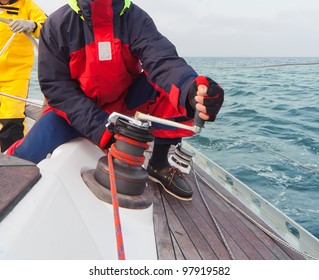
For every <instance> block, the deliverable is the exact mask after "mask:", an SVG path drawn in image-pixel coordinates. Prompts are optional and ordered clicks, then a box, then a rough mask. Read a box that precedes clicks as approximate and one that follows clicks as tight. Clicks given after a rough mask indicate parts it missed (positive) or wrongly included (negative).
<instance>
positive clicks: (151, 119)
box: [106, 111, 202, 133]
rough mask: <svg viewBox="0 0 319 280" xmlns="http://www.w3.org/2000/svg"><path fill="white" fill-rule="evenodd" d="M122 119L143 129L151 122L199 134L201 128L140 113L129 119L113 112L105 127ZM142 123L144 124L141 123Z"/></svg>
mask: <svg viewBox="0 0 319 280" xmlns="http://www.w3.org/2000/svg"><path fill="white" fill-rule="evenodd" d="M119 118H120V119H124V120H126V121H128V122H130V123H131V124H133V125H136V126H138V127H143V128H148V127H150V126H151V124H150V123H151V122H155V123H160V124H163V125H168V126H172V127H177V128H182V129H186V130H190V131H193V132H195V133H200V132H201V129H202V127H201V126H197V125H193V126H190V125H185V124H182V123H178V122H174V121H170V120H165V119H162V118H158V117H154V116H151V115H147V114H144V113H141V112H138V111H137V112H136V113H135V115H134V117H129V116H126V115H123V114H120V113H116V112H113V113H112V114H111V115H110V116H109V119H108V123H107V124H106V127H108V126H109V125H110V124H114V123H116V120H117V119H119ZM143 121H144V122H143Z"/></svg>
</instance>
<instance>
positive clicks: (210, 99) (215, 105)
mask: <svg viewBox="0 0 319 280" xmlns="http://www.w3.org/2000/svg"><path fill="white" fill-rule="evenodd" d="M199 85H205V86H207V87H208V89H207V96H204V102H203V105H204V106H205V107H206V114H207V115H208V116H209V119H208V120H207V121H211V122H213V121H214V120H215V119H216V116H217V114H218V112H219V110H220V108H221V107H222V105H223V102H224V90H223V89H222V88H221V86H220V85H219V84H217V83H216V82H215V81H213V80H212V79H211V78H208V77H204V76H198V77H197V78H196V79H195V80H194V82H193V84H192V85H191V87H190V89H189V91H188V101H189V104H190V105H191V107H192V109H193V110H192V113H193V114H194V112H195V110H196V104H197V101H196V100H195V96H196V95H197V89H198V86H199Z"/></svg>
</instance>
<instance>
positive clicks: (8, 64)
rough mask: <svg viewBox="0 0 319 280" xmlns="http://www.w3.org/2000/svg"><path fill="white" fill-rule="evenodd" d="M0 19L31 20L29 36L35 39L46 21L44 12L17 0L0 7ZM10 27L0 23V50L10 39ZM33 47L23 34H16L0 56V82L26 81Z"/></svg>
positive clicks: (31, 62)
mask: <svg viewBox="0 0 319 280" xmlns="http://www.w3.org/2000/svg"><path fill="white" fill-rule="evenodd" d="M0 18H3V19H8V20H16V19H24V20H32V21H34V22H35V24H36V28H35V30H33V32H31V33H30V34H31V35H32V36H33V37H35V38H37V37H39V35H40V29H41V27H42V24H43V22H44V21H45V20H46V15H45V14H44V12H43V11H42V10H41V9H40V8H39V7H38V6H37V5H36V4H35V3H34V2H33V1H31V0H18V1H16V2H14V3H13V4H10V5H9V4H8V5H0ZM11 35H12V31H11V30H10V27H9V26H8V25H7V24H6V23H3V22H1V21H0V50H2V48H3V47H4V45H5V44H6V43H7V41H8V40H9V39H10V37H11ZM33 49H34V46H33V44H32V42H31V41H30V40H29V38H27V36H25V35H24V34H23V33H17V34H16V35H15V37H14V39H13V41H12V42H11V43H10V45H9V46H8V48H7V49H6V50H5V52H4V53H3V54H2V55H1V56H0V73H1V75H0V82H2V81H14V80H28V79H29V78H30V75H31V69H32V66H33V63H34V50H33Z"/></svg>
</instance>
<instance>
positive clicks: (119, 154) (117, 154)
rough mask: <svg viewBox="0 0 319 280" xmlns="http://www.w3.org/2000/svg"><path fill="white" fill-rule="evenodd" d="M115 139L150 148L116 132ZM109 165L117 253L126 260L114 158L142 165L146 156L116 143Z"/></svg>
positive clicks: (134, 164)
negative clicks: (133, 153) (122, 148)
mask: <svg viewBox="0 0 319 280" xmlns="http://www.w3.org/2000/svg"><path fill="white" fill-rule="evenodd" d="M114 137H115V139H116V140H120V141H122V142H125V143H128V144H130V145H133V146H136V147H138V148H143V149H145V150H146V149H148V147H149V146H148V144H146V143H143V142H140V141H137V140H134V139H132V138H128V137H126V136H123V135H120V134H115V136H114ZM107 156H108V165H109V175H110V187H111V196H112V205H113V214H114V226H115V234H116V245H117V254H118V259H119V260H125V251H124V242H123V234H122V228H121V220H120V212H119V202H118V194H117V188H116V178H115V171H114V165H113V158H115V159H117V160H119V161H120V162H122V163H125V164H128V165H133V166H141V165H142V164H143V163H144V160H145V157H144V156H133V155H129V154H127V153H125V152H123V151H121V150H119V149H118V148H117V147H116V143H114V144H112V145H111V147H110V149H109V151H108V153H107Z"/></svg>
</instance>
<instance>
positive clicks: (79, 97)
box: [38, 14, 108, 145]
mask: <svg viewBox="0 0 319 280" xmlns="http://www.w3.org/2000/svg"><path fill="white" fill-rule="evenodd" d="M61 16H62V18H63V14H62V15H61V14H57V15H56V16H55V15H54V14H53V17H52V18H51V17H49V18H48V19H47V20H46V21H45V23H44V25H43V27H42V30H41V36H40V40H39V64H38V68H39V69H38V73H39V74H38V75H39V82H40V87H41V90H42V92H43V94H44V95H45V97H46V99H47V101H48V104H49V106H51V107H52V108H53V110H54V111H55V112H56V113H57V114H59V115H60V116H62V117H64V118H65V119H66V120H67V121H68V123H69V124H70V125H71V126H72V127H74V128H75V129H77V130H78V131H79V132H80V133H81V134H82V135H84V136H85V137H87V138H89V139H90V140H91V141H93V142H94V143H96V144H98V145H100V140H101V138H102V135H103V133H104V132H105V124H106V123H107V120H108V114H107V113H105V112H104V111H102V110H101V108H99V106H98V105H97V104H96V103H94V102H93V101H92V100H90V99H89V98H88V97H87V96H86V95H85V94H84V92H83V91H82V89H81V88H80V86H79V84H78V82H77V81H76V80H74V79H72V78H71V74H70V70H69V60H70V55H69V48H68V46H67V43H66V42H67V38H66V35H63V33H64V34H65V32H57V30H61V26H60V21H61V20H60V19H61ZM63 36H65V37H63Z"/></svg>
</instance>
